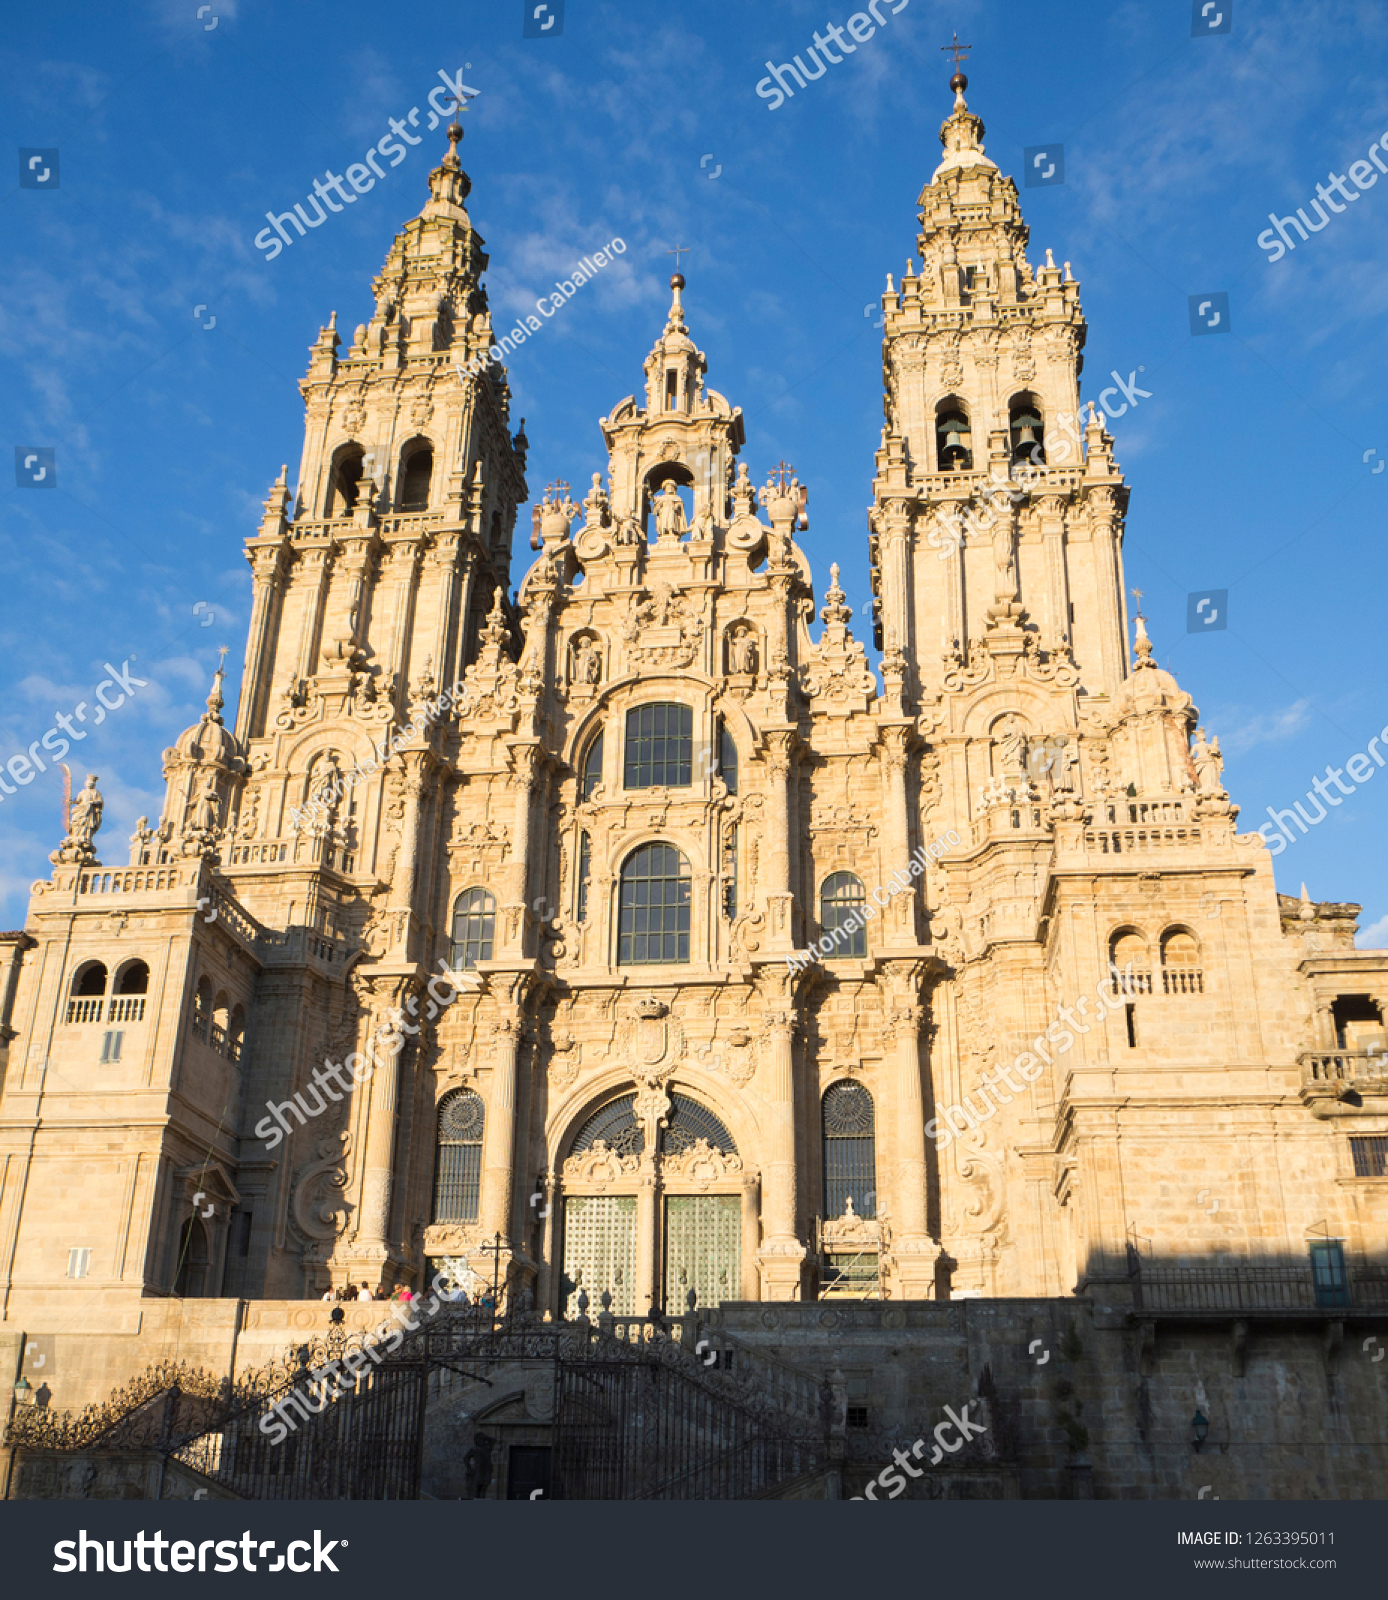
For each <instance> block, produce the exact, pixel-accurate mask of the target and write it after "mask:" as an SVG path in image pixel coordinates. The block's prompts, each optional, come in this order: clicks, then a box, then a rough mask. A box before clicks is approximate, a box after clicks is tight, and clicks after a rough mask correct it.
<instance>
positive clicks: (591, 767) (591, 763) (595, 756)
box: [578, 733, 602, 800]
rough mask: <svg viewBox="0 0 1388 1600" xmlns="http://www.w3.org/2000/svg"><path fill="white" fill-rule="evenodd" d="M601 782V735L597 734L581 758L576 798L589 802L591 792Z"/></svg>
mask: <svg viewBox="0 0 1388 1600" xmlns="http://www.w3.org/2000/svg"><path fill="white" fill-rule="evenodd" d="M601 782H602V734H601V733H599V734H598V735H597V737H596V738H595V739H594V740H593V742H592V743H591V744H590V745H589V746H588V750H587V753H586V754H585V755H584V757H583V770H582V772H581V774H580V776H579V780H578V798H579V799H580V800H591V799H592V798H593V790H594V789H596V788H597V786H598V785H599V784H600V783H601Z"/></svg>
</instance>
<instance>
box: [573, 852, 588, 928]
mask: <svg viewBox="0 0 1388 1600" xmlns="http://www.w3.org/2000/svg"><path fill="white" fill-rule="evenodd" d="M592 876H593V841H592V840H591V839H590V838H589V837H588V835H587V833H586V832H584V833H580V834H579V836H578V900H577V903H576V905H575V907H574V916H575V917H576V919H577V920H578V921H579V922H587V920H588V880H589V878H591V877H592Z"/></svg>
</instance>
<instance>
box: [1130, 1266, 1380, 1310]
mask: <svg viewBox="0 0 1388 1600" xmlns="http://www.w3.org/2000/svg"><path fill="white" fill-rule="evenodd" d="M1133 1307H1134V1310H1137V1311H1191V1312H1221V1311H1229V1312H1238V1311H1259V1312H1267V1311H1317V1310H1334V1309H1336V1308H1337V1307H1339V1308H1341V1309H1343V1308H1345V1307H1348V1308H1350V1309H1355V1308H1359V1309H1375V1308H1379V1307H1388V1276H1385V1275H1383V1274H1379V1273H1374V1272H1367V1271H1366V1272H1359V1273H1354V1274H1352V1275H1351V1276H1350V1278H1349V1280H1348V1285H1347V1287H1346V1288H1345V1289H1343V1290H1341V1291H1339V1292H1338V1293H1337V1294H1334V1295H1331V1294H1328V1293H1326V1292H1325V1290H1324V1289H1323V1288H1322V1289H1319V1290H1318V1286H1317V1284H1316V1280H1315V1278H1314V1276H1313V1273H1312V1270H1311V1266H1310V1263H1309V1262H1308V1263H1307V1265H1306V1266H1304V1267H1294V1266H1288V1267H1272V1266H1268V1267H1253V1266H1250V1267H1237V1266H1233V1267H1160V1268H1148V1267H1145V1266H1144V1267H1141V1268H1139V1270H1138V1271H1137V1272H1136V1273H1134V1274H1133Z"/></svg>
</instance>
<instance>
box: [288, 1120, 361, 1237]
mask: <svg viewBox="0 0 1388 1600" xmlns="http://www.w3.org/2000/svg"><path fill="white" fill-rule="evenodd" d="M351 1143H352V1136H351V1135H350V1134H349V1133H347V1132H345V1131H343V1130H337V1131H334V1132H332V1133H328V1134H325V1135H324V1137H323V1138H321V1139H320V1140H319V1141H318V1145H317V1148H316V1150H315V1152H314V1159H313V1160H312V1161H308V1162H305V1164H304V1165H303V1166H301V1167H300V1168H299V1170H298V1171H297V1172H296V1173H295V1174H294V1187H293V1193H292V1195H291V1198H290V1202H289V1218H290V1225H291V1227H292V1229H293V1231H294V1232H295V1233H297V1234H298V1235H299V1237H300V1238H301V1239H304V1240H318V1241H323V1240H328V1239H335V1238H336V1237H337V1235H338V1234H339V1233H340V1232H341V1231H342V1227H343V1224H344V1223H345V1221H346V1218H347V1214H348V1212H349V1210H350V1207H349V1206H348V1204H347V1202H346V1200H345V1199H344V1198H343V1195H342V1191H343V1190H344V1189H345V1188H346V1187H347V1172H346V1166H345V1163H346V1160H347V1152H348V1150H349V1149H350V1148H351Z"/></svg>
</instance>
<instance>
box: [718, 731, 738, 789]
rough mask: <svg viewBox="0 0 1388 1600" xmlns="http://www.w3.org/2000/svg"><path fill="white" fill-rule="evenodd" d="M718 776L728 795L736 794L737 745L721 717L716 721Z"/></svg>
mask: <svg viewBox="0 0 1388 1600" xmlns="http://www.w3.org/2000/svg"><path fill="white" fill-rule="evenodd" d="M718 776H719V777H720V778H721V779H722V780H723V784H724V787H725V788H726V789H727V791H728V793H729V794H736V793H737V745H736V744H735V743H734V742H733V736H732V734H730V733H729V732H728V725H727V723H725V722H724V721H723V719H722V718H721V717H720V718H719V719H718Z"/></svg>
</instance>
